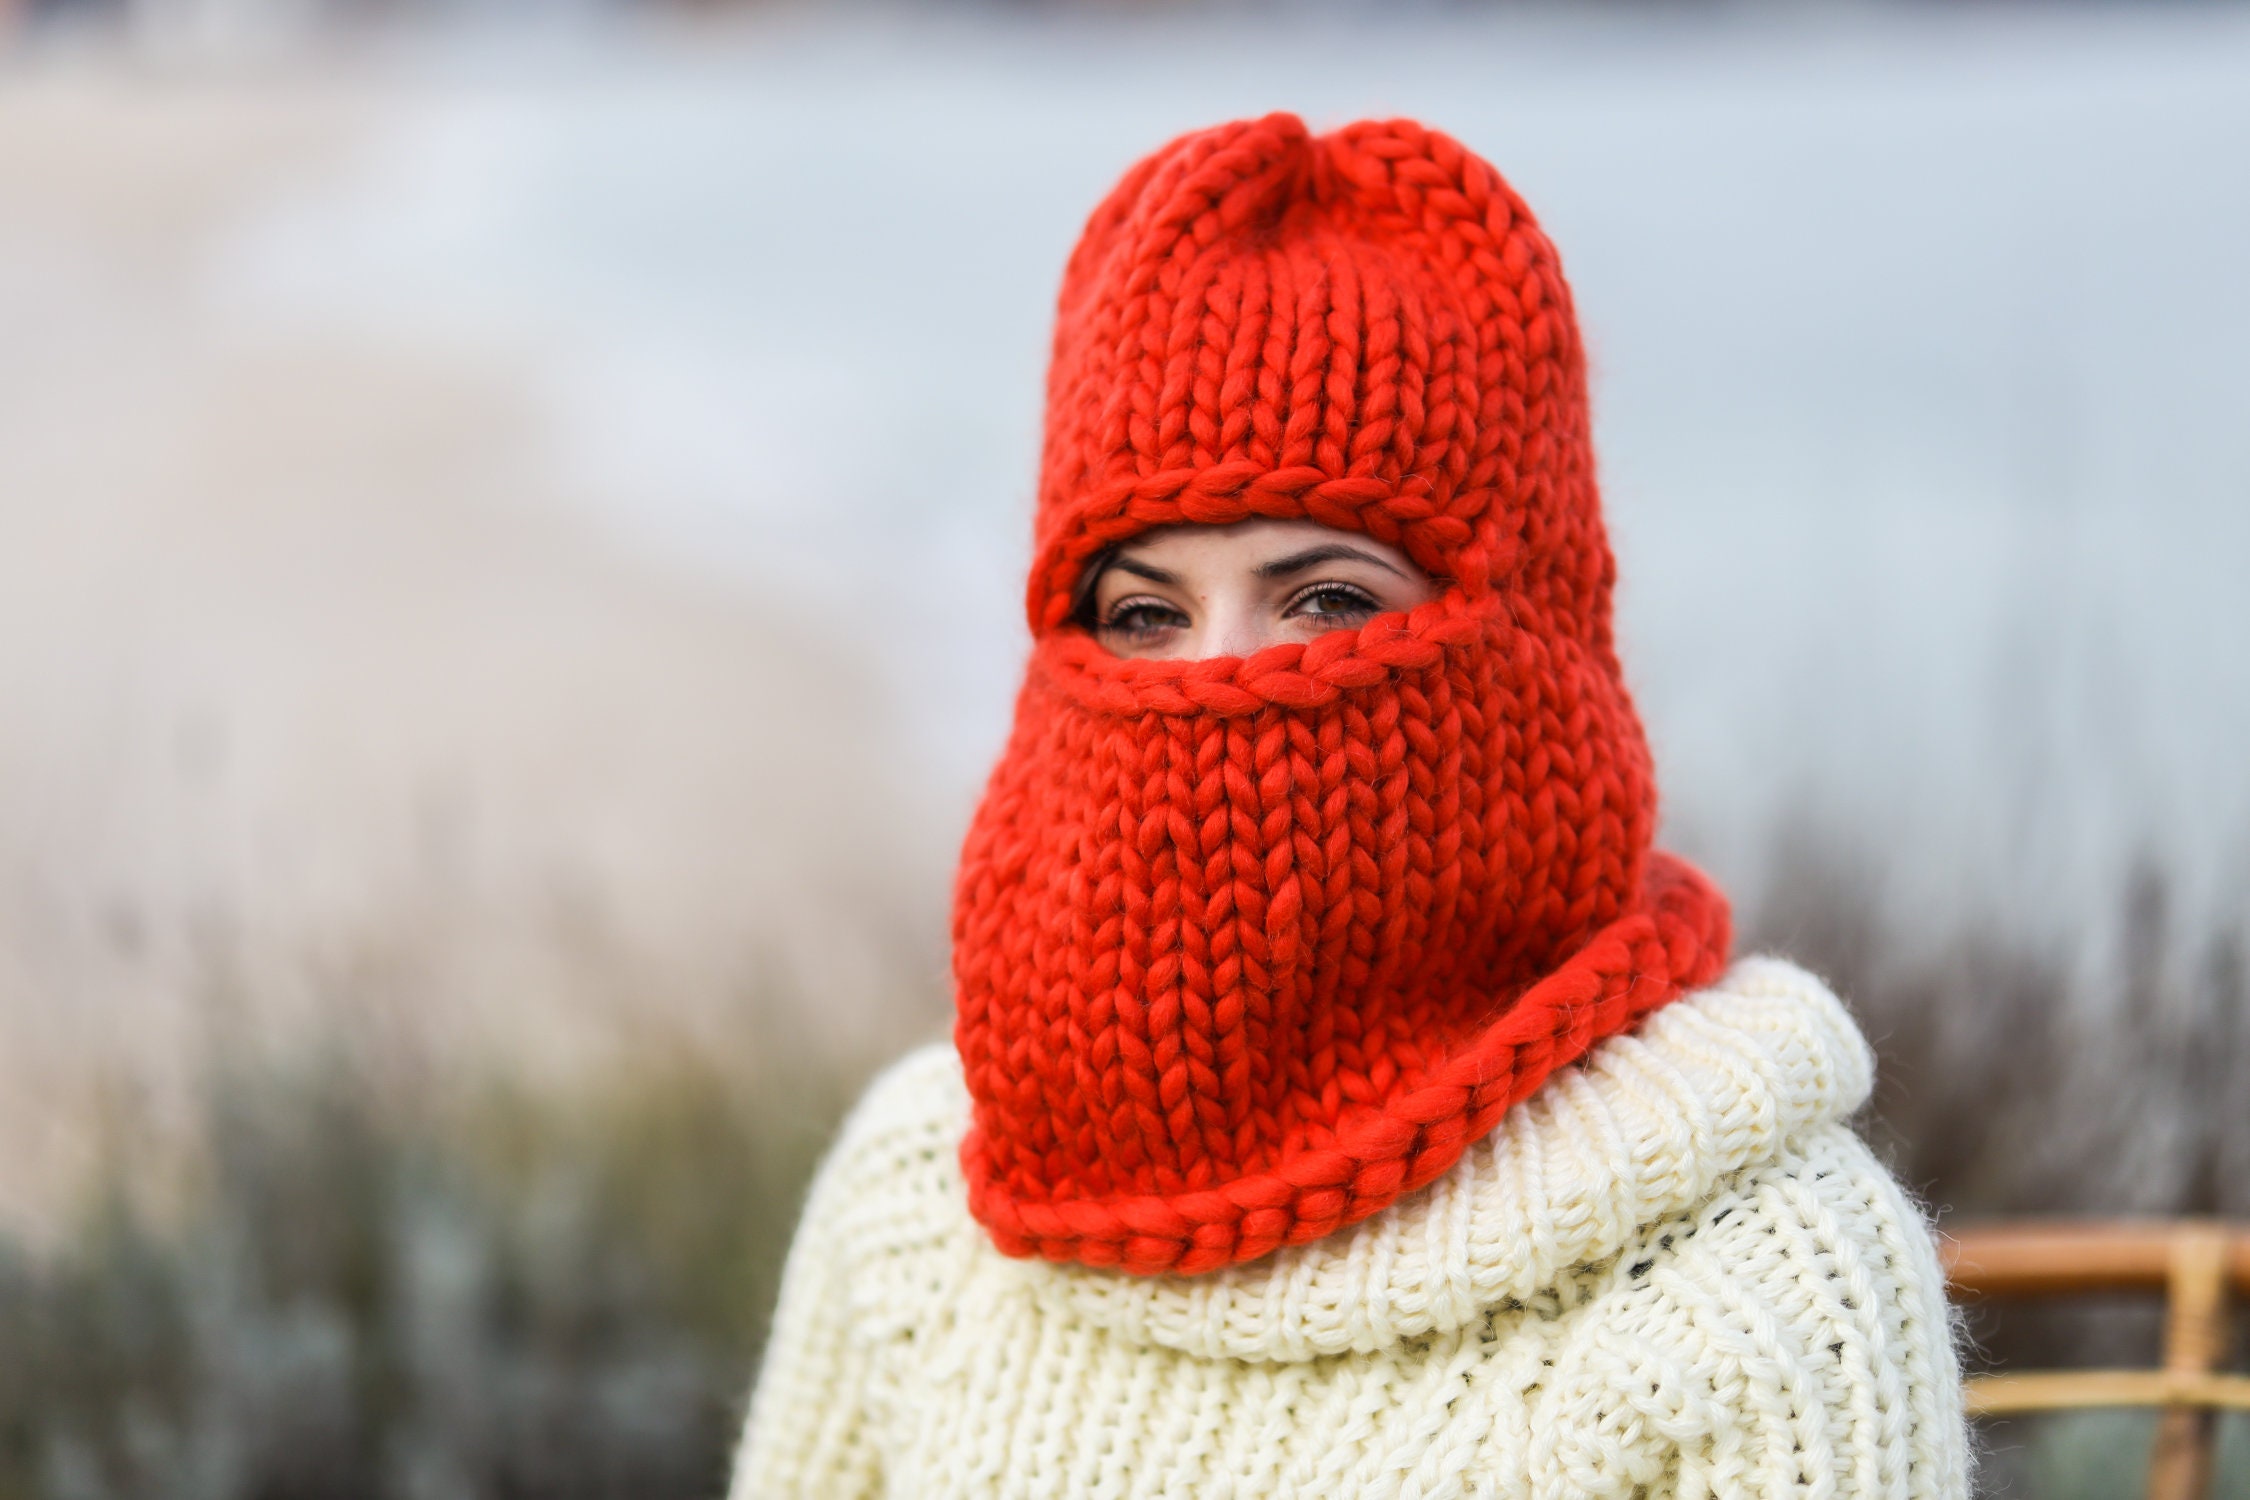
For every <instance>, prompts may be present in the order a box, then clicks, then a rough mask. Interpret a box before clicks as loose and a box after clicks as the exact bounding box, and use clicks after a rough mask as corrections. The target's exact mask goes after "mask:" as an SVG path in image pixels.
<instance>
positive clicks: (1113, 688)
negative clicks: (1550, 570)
mask: <svg viewBox="0 0 2250 1500" xmlns="http://www.w3.org/2000/svg"><path fill="white" fill-rule="evenodd" d="M1504 618H1505V616H1504V613H1503V602H1502V600H1501V599H1500V596H1498V595H1496V594H1487V595H1485V596H1484V597H1483V598H1481V599H1467V598H1463V597H1462V595H1461V593H1460V591H1459V590H1455V589H1448V590H1447V591H1446V592H1445V593H1444V595H1442V596H1441V597H1440V598H1438V599H1436V600H1433V601H1432V602H1430V603H1428V604H1423V605H1418V606H1416V607H1415V608H1414V609H1413V610H1411V611H1405V612H1402V611H1395V610H1394V611H1392V612H1391V613H1389V614H1381V615H1377V616H1376V617H1375V618H1374V619H1372V620H1369V621H1368V622H1367V623H1366V624H1365V625H1363V626H1361V627H1360V628H1359V629H1357V630H1331V631H1329V632H1327V633H1326V634H1324V635H1321V636H1318V637H1316V638H1315V639H1313V640H1311V641H1292V642H1290V643H1288V644H1286V645H1280V646H1268V647H1266V648H1265V649H1264V650H1262V651H1259V652H1256V653H1254V654H1252V655H1250V656H1213V657H1204V658H1200V659H1195V660H1153V661H1152V660H1144V659H1137V658H1132V657H1120V656H1116V655H1113V654H1112V653H1111V652H1110V651H1109V650H1108V649H1107V648H1106V647H1104V646H1103V645H1101V643H1100V642H1098V641H1096V640H1094V639H1093V638H1092V637H1091V636H1088V635H1085V634H1083V633H1082V632H1077V631H1069V632H1061V633H1058V634H1056V635H1054V636H1051V637H1049V638H1048V640H1046V641H1045V642H1042V643H1041V645H1040V667H1041V669H1042V670H1044V671H1045V673H1046V674H1047V677H1048V680H1049V681H1051V682H1052V683H1053V684H1054V685H1055V686H1056V687H1057V688H1058V689H1059V690H1060V691H1062V692H1063V693H1065V694H1067V695H1068V696H1069V697H1070V698H1071V699H1073V700H1074V701H1076V702H1078V703H1080V704H1083V705H1084V706H1085V707H1087V708H1091V709H1094V710H1096V711H1097V712H1101V713H1114V714H1143V713H1161V714H1214V715H1218V716H1221V717H1226V716H1230V715H1231V716H1238V715H1244V714H1254V713H1257V712H1258V711H1259V710H1261V709H1264V708H1268V707H1275V706H1278V707H1282V708H1318V707H1320V706H1322V705H1324V704H1328V703H1332V702H1334V701H1335V700H1336V699H1337V698H1338V697H1339V696H1341V695H1342V694H1343V693H1344V692H1345V691H1346V690H1348V689H1351V688H1366V687H1373V686H1375V685H1376V684H1377V683H1379V682H1381V681H1383V680H1384V679H1385V678H1386V677H1388V676H1389V675H1390V674H1391V673H1393V672H1401V671H1405V672H1418V671H1426V670H1428V669H1430V668H1432V667H1435V666H1437V665H1438V664H1439V662H1440V661H1441V660H1442V658H1443V657H1444V654H1445V652H1446V650H1447V649H1449V648H1459V647H1465V646H1471V645H1474V644H1476V643H1477V642H1478V641H1479V640H1480V639H1482V638H1483V636H1484V635H1485V632H1486V631H1487V630H1488V629H1491V628H1493V627H1495V626H1496V625H1498V624H1499V623H1500V622H1501V621H1502V620H1503V619H1504Z"/></svg>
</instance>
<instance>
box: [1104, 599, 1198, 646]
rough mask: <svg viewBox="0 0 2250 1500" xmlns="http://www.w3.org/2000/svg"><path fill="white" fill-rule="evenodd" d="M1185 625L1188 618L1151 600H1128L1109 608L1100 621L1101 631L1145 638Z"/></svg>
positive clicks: (1170, 607) (1169, 607)
mask: <svg viewBox="0 0 2250 1500" xmlns="http://www.w3.org/2000/svg"><path fill="white" fill-rule="evenodd" d="M1187 623H1188V617H1187V616H1186V615H1184V614H1181V613H1180V612H1179V611H1178V610H1176V609H1174V608H1173V607H1172V606H1171V605H1169V604H1161V603H1158V602H1157V601H1156V600H1153V599H1129V600H1127V601H1125V602H1124V603H1122V604H1118V605H1114V606H1112V607H1111V609H1110V612H1109V614H1108V615H1107V616H1106V617H1104V618H1103V620H1102V629H1103V630H1104V631H1107V632H1109V633H1111V634H1114V635H1122V636H1131V637H1134V638H1145V637H1148V636H1152V635H1156V634H1158V633H1160V632H1162V631H1166V630H1174V629H1178V628H1179V627H1181V626H1184V625H1186V624H1187Z"/></svg>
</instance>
